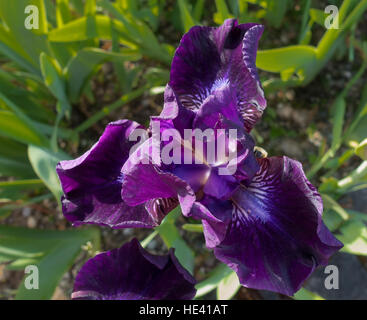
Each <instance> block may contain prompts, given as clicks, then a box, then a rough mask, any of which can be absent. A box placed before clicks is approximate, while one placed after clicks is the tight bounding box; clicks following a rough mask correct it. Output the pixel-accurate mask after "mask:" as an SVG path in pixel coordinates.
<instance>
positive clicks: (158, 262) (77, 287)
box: [72, 239, 196, 300]
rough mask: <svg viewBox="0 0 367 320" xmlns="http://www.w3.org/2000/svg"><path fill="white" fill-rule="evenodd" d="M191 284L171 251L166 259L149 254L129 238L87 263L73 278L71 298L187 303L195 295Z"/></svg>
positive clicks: (191, 279)
mask: <svg viewBox="0 0 367 320" xmlns="http://www.w3.org/2000/svg"><path fill="white" fill-rule="evenodd" d="M194 285H195V279H194V278H193V277H192V276H191V275H190V274H189V273H188V272H187V271H186V270H185V269H184V268H183V267H182V266H181V265H180V263H179V262H178V260H177V259H176V257H175V255H174V251H173V250H172V249H171V250H170V252H169V254H168V255H166V256H156V255H152V254H149V253H148V252H147V251H145V250H144V249H143V248H142V247H141V245H140V243H139V242H138V241H137V240H136V239H133V240H132V241H130V242H129V243H126V244H125V245H123V246H122V247H121V248H120V249H114V250H112V251H107V252H104V253H100V254H98V255H97V256H95V257H94V258H92V259H90V260H88V261H87V263H86V264H85V265H84V266H83V267H82V268H81V270H80V271H79V273H78V275H77V277H76V280H75V284H74V291H73V294H72V298H73V299H90V300H176V299H179V300H189V299H192V298H193V297H194V296H195V293H196V290H195V288H194Z"/></svg>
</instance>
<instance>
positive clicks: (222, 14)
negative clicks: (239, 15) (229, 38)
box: [213, 0, 233, 24]
mask: <svg viewBox="0 0 367 320" xmlns="http://www.w3.org/2000/svg"><path fill="white" fill-rule="evenodd" d="M215 5H216V7H217V12H216V13H215V14H214V18H213V19H214V22H215V23H216V24H222V23H223V22H224V20H226V19H230V18H233V16H232V15H231V14H230V13H229V10H228V7H227V4H226V2H225V0H215Z"/></svg>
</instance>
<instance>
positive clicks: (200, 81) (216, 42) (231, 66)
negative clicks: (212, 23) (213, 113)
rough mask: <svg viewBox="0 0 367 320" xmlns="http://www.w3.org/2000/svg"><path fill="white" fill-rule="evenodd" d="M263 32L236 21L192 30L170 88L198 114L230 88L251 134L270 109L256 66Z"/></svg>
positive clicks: (179, 51)
mask: <svg viewBox="0 0 367 320" xmlns="http://www.w3.org/2000/svg"><path fill="white" fill-rule="evenodd" d="M262 32H263V26H261V25H257V24H252V23H249V24H240V25H238V22H237V20H235V19H229V20H226V21H225V22H224V23H223V25H222V26H220V27H218V28H212V27H199V26H196V27H193V28H191V29H190V31H189V32H188V33H186V34H185V35H184V36H183V38H182V40H181V43H180V46H179V47H178V49H177V50H176V53H175V56H174V58H173V61H172V68H171V76H170V82H169V85H170V87H171V88H172V90H173V91H174V92H175V93H176V95H177V98H178V100H179V101H180V103H181V104H182V105H183V106H184V107H185V108H187V109H189V110H193V111H198V110H200V109H201V108H202V106H203V105H204V104H205V101H206V99H208V97H210V96H214V97H215V96H217V95H219V96H220V95H221V94H222V91H223V88H228V90H230V91H231V95H234V96H235V103H236V112H237V113H238V114H239V116H240V117H241V118H242V120H243V123H244V126H245V128H246V129H247V130H248V131H250V130H251V129H252V127H253V126H254V124H255V123H256V121H257V120H258V119H259V118H260V117H261V115H262V113H263V111H264V109H265V108H266V100H265V97H264V93H263V89H262V87H261V83H260V81H259V77H258V75H257V71H256V64H255V62H256V51H257V46H258V41H259V39H260V37H261V34H262ZM212 99H213V98H212ZM214 100H215V99H214ZM211 104H213V103H211Z"/></svg>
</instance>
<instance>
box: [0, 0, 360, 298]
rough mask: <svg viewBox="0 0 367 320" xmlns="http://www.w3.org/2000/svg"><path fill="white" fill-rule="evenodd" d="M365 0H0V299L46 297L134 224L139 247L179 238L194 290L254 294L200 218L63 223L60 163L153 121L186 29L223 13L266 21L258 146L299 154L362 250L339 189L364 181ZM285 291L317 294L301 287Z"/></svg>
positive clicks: (352, 210)
mask: <svg viewBox="0 0 367 320" xmlns="http://www.w3.org/2000/svg"><path fill="white" fill-rule="evenodd" d="M328 4H334V5H336V6H337V7H338V8H339V21H338V23H339V29H329V30H328V29H326V28H325V26H324V21H325V18H326V15H325V13H324V8H325V7H326V5H328ZM28 5H35V6H37V8H38V9H39V28H38V29H33V30H27V29H26V28H25V26H24V21H25V19H26V18H27V16H29V14H27V13H25V8H26V7H27V6H28ZM366 10H367V0H344V1H341V0H340V1H337V0H335V1H311V0H299V1H296V0H295V1H291V0H247V1H246V0H215V1H212V0H197V1H191V0H178V1H161V0H116V1H109V0H85V1H83V0H16V1H8V0H0V280H1V281H2V282H4V283H5V285H2V286H0V288H5V289H2V290H0V299H1V298H5V299H8V298H14V297H16V298H18V299H50V298H52V297H54V298H55V294H56V293H57V290H56V291H55V289H56V288H59V284H60V281H61V279H64V278H65V273H67V272H69V274H70V277H71V278H72V277H73V275H75V270H76V271H77V269H78V267H80V263H82V262H84V261H85V260H86V259H87V258H88V257H90V256H91V255H94V254H95V253H96V252H98V251H100V250H105V249H112V247H113V246H120V245H121V244H122V242H121V239H123V240H125V239H127V238H129V236H131V235H132V233H133V232H135V233H136V232H137V234H135V236H137V237H138V238H139V239H141V240H142V244H143V245H144V246H147V247H148V248H149V246H150V245H151V244H152V243H153V242H154V241H155V243H158V246H159V249H157V248H154V246H152V245H151V246H150V248H151V249H152V251H153V252H154V251H156V252H160V251H162V250H163V251H164V250H166V248H169V247H175V248H176V254H177V256H178V258H179V260H180V261H181V262H182V263H183V264H184V265H185V267H186V268H188V270H190V272H192V273H194V274H195V276H196V278H197V279H199V280H200V282H199V284H198V285H197V288H198V294H197V298H201V297H204V296H205V295H206V294H208V293H210V292H212V293H213V292H216V296H217V298H218V299H231V298H233V297H236V298H244V299H246V298H249V297H248V296H246V295H245V296H244V295H243V294H242V295H241V294H239V288H240V286H239V284H238V279H237V276H236V275H235V274H234V273H233V272H232V271H231V270H230V269H228V267H226V266H224V265H223V264H218V263H212V264H211V265H209V266H205V262H203V261H204V260H205V259H207V257H208V256H207V255H208V254H210V253H208V252H205V253H203V250H202V245H203V238H202V234H201V231H202V227H201V225H200V224H197V222H196V221H187V220H184V219H183V218H182V217H180V214H179V212H178V211H177V210H176V211H175V212H173V213H172V214H170V215H169V216H167V218H166V219H165V221H164V222H163V224H162V225H161V226H160V227H159V228H156V230H154V231H153V232H151V231H136V230H135V231H129V230H128V231H126V230H125V231H124V232H123V233H121V232H122V231H113V232H114V233H113V234H112V231H110V233H109V231H106V230H104V229H103V228H95V227H83V228H76V229H72V228H70V224H69V223H67V222H66V221H65V219H64V218H63V216H62V214H61V209H60V196H61V194H62V191H61V188H60V185H59V182H58V179H57V176H56V172H55V166H56V163H57V162H58V161H60V160H64V159H71V158H73V157H76V156H78V155H80V154H81V153H82V152H84V151H86V150H87V149H88V148H90V147H91V145H92V144H93V143H94V142H95V141H96V140H97V139H98V137H99V135H100V134H101V133H102V132H103V128H104V126H105V125H106V124H107V123H108V122H110V121H113V120H116V119H118V118H130V119H133V120H136V121H139V122H140V123H143V124H148V122H149V115H152V114H158V113H159V112H160V110H161V109H162V102H163V98H162V94H163V90H164V86H165V84H166V83H167V82H168V81H169V69H170V63H171V59H172V56H173V54H174V51H175V48H176V47H177V46H178V43H179V40H180V38H181V37H182V35H183V34H184V33H185V32H187V31H188V30H189V29H190V28H191V27H192V26H194V25H208V26H216V25H220V24H222V23H223V21H224V20H225V19H228V18H237V19H238V20H239V22H240V23H246V22H259V23H262V24H264V25H265V26H266V29H265V32H264V35H263V38H262V39H261V41H260V48H259V49H261V50H260V51H259V53H258V57H257V66H258V68H259V69H260V77H261V80H262V83H263V85H264V88H265V91H266V96H267V98H268V108H267V110H266V112H265V114H264V120H263V122H262V123H261V124H259V126H257V128H256V130H254V131H253V134H254V136H255V138H256V141H257V143H258V145H261V146H262V147H263V148H265V149H266V150H267V151H268V152H269V154H270V155H275V154H286V155H288V156H292V157H295V158H297V159H298V160H300V161H302V162H303V164H304V168H305V170H307V175H308V177H309V178H310V179H311V181H312V182H313V183H314V184H315V185H317V186H318V187H319V190H320V192H321V194H322V197H323V200H324V209H325V210H324V220H325V222H326V224H327V226H328V227H329V228H330V229H331V230H333V231H334V232H335V234H336V236H337V237H338V238H339V239H340V240H341V241H343V242H344V244H345V247H344V248H343V251H345V252H347V253H349V254H351V255H357V256H359V257H362V256H367V228H366V224H365V223H366V222H367V214H366V212H362V211H366V210H363V208H362V210H361V211H358V210H357V209H356V207H355V206H353V205H352V206H351V205H348V203H346V202H345V200H343V199H346V197H347V196H348V195H349V194H351V193H353V192H357V191H358V190H362V189H364V188H366V187H367V85H366V74H365V70H366V66H367V38H366V34H367V32H366V29H363V28H366V26H365V25H366V24H365V23H364V24H363V22H366V19H367V16H366ZM335 23H336V22H335V21H334V26H336V24H335ZM273 152H274V153H273ZM275 152H277V153H275ZM361 201H362V202H363V203H364V204H366V196H364V198H363V199H362V200H361ZM366 207H367V206H366V205H364V208H366ZM116 232H117V233H116ZM119 232H120V233H119ZM111 239H115V240H111ZM116 239H117V240H116ZM143 239H144V240H143ZM114 241H115V242H114ZM156 247H157V245H156ZM154 249H156V250H154ZM204 251H205V250H204ZM208 259H209V258H208ZM29 264H35V265H37V266H38V267H39V270H40V275H41V277H40V279H41V282H40V289H39V290H31V291H30V290H26V289H25V288H24V287H23V281H22V279H21V278H22V277H23V276H24V272H23V270H24V268H25V266H27V265H29ZM11 270H19V271H11ZM4 275H7V278H6V277H5V278H4ZM2 277H3V278H4V279H1V278H2ZM9 277H11V278H12V279H9ZM0 284H1V282H0ZM18 285H19V289H17V287H18ZM71 288H72V281H71V286H69V287H67V286H66V289H65V288H64V289H65V290H66V291H68V290H69V291H68V292H66V295H68V294H69V293H70V290H71ZM213 290H215V291H213ZM55 292H56V293H55ZM254 296H255V298H256V294H255V293H254V292H252V297H250V298H254ZM294 298H295V299H322V297H320V296H319V295H317V294H315V293H312V292H310V291H308V290H306V289H301V290H300V291H299V292H298V293H297V294H296V295H295V297H294Z"/></svg>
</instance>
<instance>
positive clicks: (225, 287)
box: [217, 271, 241, 300]
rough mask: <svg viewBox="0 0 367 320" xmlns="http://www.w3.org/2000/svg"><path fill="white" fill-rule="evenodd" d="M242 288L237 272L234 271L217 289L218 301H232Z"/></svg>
mask: <svg viewBox="0 0 367 320" xmlns="http://www.w3.org/2000/svg"><path fill="white" fill-rule="evenodd" d="M240 288H241V284H240V281H239V279H238V276H237V274H236V272H234V271H232V272H231V273H230V274H229V275H227V276H226V277H224V278H223V279H222V280H221V281H220V282H219V285H218V287H217V299H218V300H230V299H232V298H233V297H234V296H235V295H236V293H237V291H238V290H239V289H240Z"/></svg>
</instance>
